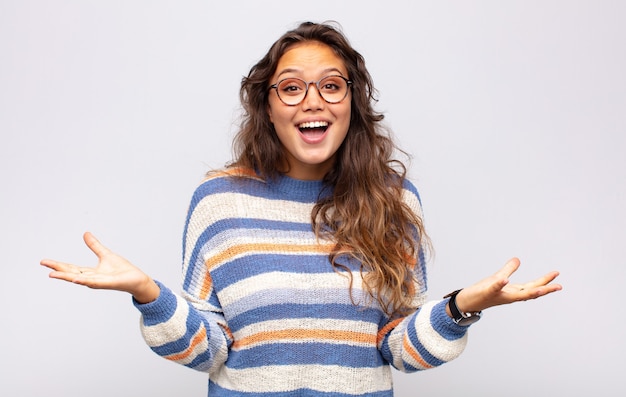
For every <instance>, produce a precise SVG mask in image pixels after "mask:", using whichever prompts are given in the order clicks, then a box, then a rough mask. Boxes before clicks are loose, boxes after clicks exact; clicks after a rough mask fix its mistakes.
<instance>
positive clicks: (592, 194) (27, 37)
mask: <svg viewBox="0 0 626 397" xmlns="http://www.w3.org/2000/svg"><path fill="white" fill-rule="evenodd" d="M625 17H626V3H625V2H620V1H551V0H546V1H495V0H494V1H437V2H434V1H433V2H426V1H395V2H394V1H387V2H377V1H364V0H360V1H354V2H341V1H325V0H319V1H316V2H313V3H309V2H292V1H289V2H288V1H274V0H266V1H262V2H261V1H231V2H226V1H223V2H208V1H158V0H151V1H146V0H142V1H139V0H138V1H119V0H115V1H107V2H97V1H78V0H76V1H69V0H59V1H41V0H40V1H36V0H12V1H11V0H9V1H7V0H1V1H0V133H1V138H2V139H1V141H0V184H1V186H2V187H1V189H2V191H1V194H0V200H1V204H2V205H0V228H1V229H0V230H1V235H0V252H1V253H2V259H3V264H2V273H1V276H0V302H2V316H1V325H0V352H2V354H1V358H0V364H1V365H2V368H3V370H2V371H1V372H0V374H1V375H0V394H1V395H3V396H44V395H45V396H77V397H78V396H85V395H89V396H93V397H95V396H110V395H116V396H148V395H149V396H170V395H184V396H204V395H206V383H207V381H206V375H205V374H203V373H199V372H195V371H193V370H190V369H187V368H184V367H182V366H178V365H176V364H173V363H170V362H168V361H166V360H164V359H161V358H159V357H158V356H156V355H155V354H154V353H152V352H151V351H150V350H149V349H148V347H146V346H145V344H144V343H143V340H142V338H141V336H140V333H139V329H138V323H139V313H138V312H137V311H136V309H135V308H134V307H133V306H132V304H131V299H130V297H129V296H128V295H125V294H123V293H118V292H111V291H93V290H89V289H86V288H82V287H78V286H75V285H70V284H66V283H62V282H60V281H57V280H50V279H48V277H47V273H48V272H47V270H46V269H44V268H42V267H40V266H39V265H38V263H39V260H40V259H42V258H44V257H50V258H54V259H59V260H65V261H69V262H73V263H77V264H82V265H85V266H90V265H93V264H95V257H94V256H93V255H92V254H91V252H90V251H89V250H88V249H87V248H86V247H85V246H84V245H83V243H82V239H81V235H82V233H83V232H84V231H86V230H89V231H92V232H93V233H94V234H95V235H96V236H97V237H99V238H100V240H101V241H102V242H103V243H104V244H106V245H108V246H109V247H111V248H112V249H114V250H115V251H117V252H119V253H120V254H122V255H124V256H125V257H127V258H128V259H130V260H131V261H133V262H134V263H136V264H137V265H139V266H140V267H141V268H142V269H144V270H145V271H146V272H147V273H149V274H150V275H152V276H153V277H154V278H157V279H159V280H161V281H163V282H164V283H165V284H167V285H169V286H170V287H172V289H174V290H179V277H180V274H179V273H180V262H181V259H180V258H181V253H180V251H181V235H182V229H183V222H184V217H185V213H186V210H187V205H188V202H189V199H190V198H191V193H192V192H193V190H194V188H195V186H196V185H197V183H198V182H199V181H200V179H201V178H202V176H203V173H204V172H205V171H207V170H208V169H210V168H217V167H221V166H222V165H223V164H224V163H226V162H227V161H228V160H229V159H230V158H231V146H230V144H231V140H232V137H233V134H234V132H235V131H236V125H237V114H238V106H239V103H238V89H239V83H240V80H241V77H242V76H243V75H245V74H246V73H247V72H248V70H249V68H250V67H251V66H252V65H253V64H254V63H255V62H256V61H257V60H258V59H259V58H260V57H261V56H262V55H263V54H264V53H265V52H266V50H267V49H268V48H269V46H270V44H271V43H272V42H273V41H274V40H276V39H277V38H278V37H279V36H280V35H281V34H282V33H283V32H284V31H285V30H287V29H290V28H293V27H295V25H296V23H297V22H300V21H304V20H313V21H324V20H336V21H338V22H339V23H341V25H342V26H343V29H344V31H345V32H346V34H347V36H348V37H349V39H350V40H351V42H352V44H353V45H354V46H355V47H356V48H357V49H358V50H359V51H360V52H361V53H362V54H363V55H364V56H365V58H366V60H367V65H368V67H369V70H370V72H371V74H372V75H373V77H374V82H375V85H376V87H377V88H378V90H379V98H380V101H379V102H378V104H377V108H378V109H379V110H381V111H384V112H385V114H386V116H387V118H386V123H387V124H388V125H389V126H390V127H391V128H392V129H393V131H394V134H395V137H396V139H397V141H398V142H399V144H400V146H401V147H402V148H403V149H405V150H406V151H407V152H409V153H411V154H412V156H413V159H412V162H411V163H410V168H409V172H410V176H411V179H412V180H413V181H414V182H415V183H416V185H417V186H418V188H419V190H420V192H421V195H422V199H423V204H424V212H425V220H426V226H427V230H428V231H429V232H430V235H431V237H432V239H433V243H434V246H435V250H436V256H435V257H434V258H433V260H432V261H431V264H430V267H429V269H430V279H429V284H430V296H431V298H432V299H439V298H440V297H441V296H442V295H444V294H445V293H447V292H449V291H452V290H454V289H457V288H459V287H462V286H465V285H468V284H470V283H473V282H475V281H477V280H479V279H481V278H483V277H485V276H488V275H490V274H491V273H493V272H494V271H496V270H497V269H499V268H500V267H501V266H502V264H503V263H504V262H505V261H506V260H508V259H509V258H510V257H512V256H518V257H519V258H521V260H522V267H521V268H520V270H519V271H518V273H517V274H516V275H515V276H514V277H513V281H514V282H515V281H516V282H525V281H529V280H530V279H533V278H536V277H538V276H540V275H542V274H544V273H546V272H548V271H549V270H553V269H558V270H560V271H561V272H562V275H561V277H560V278H559V280H560V282H561V283H562V284H563V285H564V290H563V291H562V292H560V293H558V294H555V295H552V296H549V297H546V298H544V299H542V300H540V301H534V302H524V303H519V304H515V305H512V306H507V307H497V308H493V309H489V310H487V311H486V312H485V314H484V318H483V320H481V321H480V322H479V323H477V324H476V325H475V326H473V327H472V329H471V331H470V338H469V339H470V341H469V345H468V347H467V349H466V351H465V352H464V354H463V355H462V356H461V357H460V358H459V359H457V360H455V361H453V362H451V363H448V364H446V365H444V366H443V367H440V368H437V369H433V370H430V371H425V372H422V373H418V374H410V375H404V374H398V373H397V372H394V376H395V384H396V395H397V396H399V397H408V396H416V395H423V396H431V397H432V396H451V395H460V394H461V395H471V396H478V395H480V396H501V395H508V396H525V395H534V396H554V395H567V396H586V395H603V396H610V395H618V394H619V393H618V392H617V390H620V389H621V385H622V381H621V373H622V369H623V357H624V356H626V347H625V342H624V336H623V335H624V331H625V327H624V325H623V321H622V320H621V317H623V304H622V302H623V300H624V298H623V286H624V281H625V278H626V277H625V270H624V268H625V266H624V265H625V260H624V238H625V237H626V233H625V230H626V209H625V208H626V206H625V205H624V203H625V199H626V194H625V192H626V156H625V155H624V153H625V152H626V77H625V76H626V73H624V71H625V70H626V25H625V24H624V20H625ZM616 393H618V394H616Z"/></svg>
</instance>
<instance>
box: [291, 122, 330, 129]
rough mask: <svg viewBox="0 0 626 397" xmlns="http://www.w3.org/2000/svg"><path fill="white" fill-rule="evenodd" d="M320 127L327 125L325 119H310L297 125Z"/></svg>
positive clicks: (300, 126) (299, 126)
mask: <svg viewBox="0 0 626 397" xmlns="http://www.w3.org/2000/svg"><path fill="white" fill-rule="evenodd" d="M321 127H328V122H327V121H311V122H308V123H302V124H300V125H298V128H321Z"/></svg>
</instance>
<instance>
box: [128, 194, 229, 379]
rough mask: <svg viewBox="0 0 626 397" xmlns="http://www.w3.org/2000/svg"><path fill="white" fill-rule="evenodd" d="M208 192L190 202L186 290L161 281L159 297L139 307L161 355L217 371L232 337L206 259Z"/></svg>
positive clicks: (149, 337) (149, 340)
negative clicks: (177, 290) (178, 292)
mask: <svg viewBox="0 0 626 397" xmlns="http://www.w3.org/2000/svg"><path fill="white" fill-rule="evenodd" d="M207 196H209V192H208V191H207V190H206V186H205V185H201V186H200V187H199V188H198V189H197V190H196V192H195V193H194V196H193V198H192V201H191V205H190V207H189V212H188V216H187V220H186V224H185V230H184V235H183V272H182V273H183V274H182V276H183V286H182V294H180V295H178V294H175V293H173V292H172V291H171V290H170V289H168V288H167V287H165V286H164V285H163V284H161V283H159V282H157V284H158V285H159V287H160V288H161V293H160V295H159V297H158V298H157V299H156V300H155V301H154V302H150V303H148V304H138V303H137V302H134V304H135V306H136V307H137V308H138V309H139V311H140V312H141V314H142V318H141V323H140V328H141V332H142V335H143V338H144V340H145V341H146V343H147V344H148V346H149V347H150V348H151V349H152V350H153V351H154V352H155V353H157V354H158V355H160V356H162V357H164V358H166V359H168V360H171V361H174V362H177V363H179V364H182V365H185V366H187V367H190V368H193V369H196V370H199V371H203V372H209V373H210V372H213V371H214V370H215V369H216V368H218V367H220V366H221V365H222V364H223V363H224V362H225V361H226V358H227V356H228V348H229V346H230V344H231V343H232V337H231V335H230V332H229V331H228V326H227V324H226V321H225V319H224V315H223V312H222V309H221V306H220V303H219V301H218V299H217V297H216V295H215V291H214V289H213V286H212V279H211V276H210V273H209V270H208V269H207V266H206V264H205V263H204V258H205V255H206V253H207V250H211V249H215V248H211V247H210V244H209V240H210V236H211V233H210V232H211V231H210V229H211V228H210V225H211V224H213V223H214V220H213V219H212V218H211V216H210V214H211V213H213V212H214V211H215V210H216V209H215V208H212V206H211V204H210V200H207V199H206V198H207Z"/></svg>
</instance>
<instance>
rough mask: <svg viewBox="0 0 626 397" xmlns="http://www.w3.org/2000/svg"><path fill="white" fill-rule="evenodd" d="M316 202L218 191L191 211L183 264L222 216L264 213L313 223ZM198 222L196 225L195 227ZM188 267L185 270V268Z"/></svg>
mask: <svg viewBox="0 0 626 397" xmlns="http://www.w3.org/2000/svg"><path fill="white" fill-rule="evenodd" d="M312 208H313V204H311V203H298V202H293V201H286V200H269V199H266V198H263V197H255V196H250V195H247V194H243V193H216V194H211V195H208V196H206V197H204V198H203V199H202V200H201V201H200V202H199V203H198V204H197V206H196V207H195V208H194V211H193V213H192V214H191V218H190V223H189V226H190V227H189V228H188V229H187V239H186V241H185V245H186V248H185V253H186V254H185V258H184V263H188V262H189V256H190V255H191V253H192V252H193V248H194V246H195V245H196V241H197V240H198V238H199V237H200V235H201V234H202V233H203V232H204V231H205V230H206V228H207V227H210V225H211V224H213V223H215V222H217V221H218V220H220V219H226V218H241V219H246V218H250V217H254V218H258V216H259V215H262V216H263V219H264V220H273V221H284V222H299V223H305V224H310V223H311V210H312ZM195 225H197V226H195ZM183 270H186V269H183Z"/></svg>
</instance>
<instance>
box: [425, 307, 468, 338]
mask: <svg viewBox="0 0 626 397" xmlns="http://www.w3.org/2000/svg"><path fill="white" fill-rule="evenodd" d="M447 304H448V299H444V300H442V301H439V302H438V303H436V304H435V306H434V307H433V310H432V311H431V312H430V321H431V323H432V324H433V325H434V326H435V328H436V329H438V330H439V331H440V332H441V334H442V335H448V336H454V337H456V338H460V337H462V336H463V335H465V333H466V332H467V330H468V328H469V327H470V326H469V325H459V324H457V323H455V322H454V320H452V318H451V317H450V316H448V313H446V305H447Z"/></svg>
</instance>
